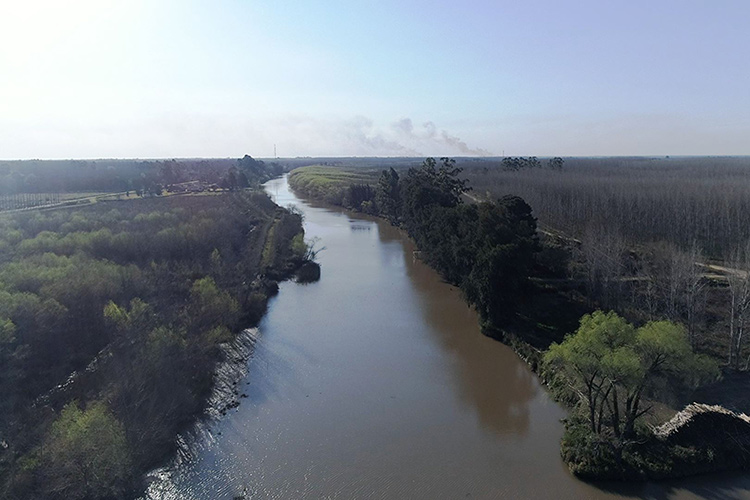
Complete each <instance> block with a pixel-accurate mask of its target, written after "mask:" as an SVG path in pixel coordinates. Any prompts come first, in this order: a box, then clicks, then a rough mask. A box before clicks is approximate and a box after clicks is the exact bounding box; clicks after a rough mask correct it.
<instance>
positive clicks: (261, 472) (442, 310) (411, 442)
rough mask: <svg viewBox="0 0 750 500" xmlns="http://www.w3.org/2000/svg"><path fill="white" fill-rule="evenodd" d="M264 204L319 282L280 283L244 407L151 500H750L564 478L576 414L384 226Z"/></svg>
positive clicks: (695, 484)
mask: <svg viewBox="0 0 750 500" xmlns="http://www.w3.org/2000/svg"><path fill="white" fill-rule="evenodd" d="M265 188H266V190H267V192H269V194H271V196H272V197H273V198H274V199H275V201H276V202H277V203H278V204H279V205H282V206H288V205H294V206H296V207H297V208H298V209H299V210H301V211H302V212H303V213H304V216H305V231H306V235H307V237H308V238H319V239H320V243H319V245H323V246H325V249H324V250H323V251H322V252H320V253H319V257H318V260H319V262H320V264H321V267H322V279H321V280H320V281H319V282H317V283H312V284H307V285H300V284H296V283H293V282H286V283H282V284H281V286H280V293H279V295H278V296H277V297H276V298H274V299H273V300H272V301H271V303H270V306H269V310H268V313H267V314H266V316H265V317H264V319H263V320H262V322H261V324H260V325H259V335H258V341H257V343H256V345H255V350H254V352H253V355H252V357H251V358H250V360H249V365H248V373H247V376H246V377H244V379H242V380H241V381H240V383H239V387H240V392H241V393H244V394H245V395H246V396H247V397H246V398H243V399H241V401H242V404H241V405H240V406H239V407H237V408H236V409H233V410H231V411H230V412H229V413H228V414H227V415H226V416H225V417H223V418H220V419H218V420H217V421H214V422H211V423H209V424H208V426H207V427H206V429H205V432H204V433H203V435H202V437H201V438H200V439H197V440H196V442H195V443H194V444H193V445H192V446H191V448H192V453H191V456H190V458H189V460H181V461H177V462H175V464H172V465H171V466H169V467H167V468H165V469H162V470H160V471H156V473H155V474H154V476H156V477H158V480H155V481H154V482H153V483H152V485H151V487H150V489H149V497H150V498H154V499H156V498H165V499H194V498H200V499H203V498H205V499H224V498H228V499H232V498H235V497H238V496H242V495H244V496H245V498H248V499H249V498H264V499H265V498H274V499H287V498H289V499H296V498H341V499H354V498H388V499H391V498H424V499H435V498H451V499H452V498H555V499H587V498H591V499H599V498H654V499H667V498H679V499H682V498H704V497H709V498H750V480H748V479H745V478H744V476H742V475H736V474H735V475H724V476H709V477H703V478H696V479H690V480H684V481H679V482H674V483H646V484H628V485H622V484H612V485H606V484H599V485H591V484H588V483H585V482H582V481H579V480H577V479H575V478H574V477H573V476H572V475H571V474H570V473H569V472H568V471H567V469H566V467H565V465H564V464H563V463H562V461H561V459H560V454H559V441H560V437H561V435H562V431H563V427H562V424H561V422H560V419H562V418H563V417H564V416H565V411H564V410H563V409H562V408H561V407H560V406H559V405H557V404H556V403H555V402H553V401H552V400H551V399H550V397H549V396H548V395H547V394H546V392H545V391H544V389H543V388H542V387H541V386H540V384H539V381H538V380H537V378H536V376H535V375H534V374H533V373H532V372H531V371H530V370H529V369H528V367H527V366H526V365H525V364H524V363H523V362H522V361H521V360H520V359H519V358H518V357H517V356H516V355H515V354H514V353H513V351H511V350H510V349H509V348H508V347H506V346H505V345H503V344H501V343H499V342H497V341H493V340H491V339H489V338H487V337H484V336H482V335H481V333H480V332H479V327H478V322H477V316H476V314H475V313H474V312H473V311H471V310H470V309H469V308H468V307H467V306H466V304H465V303H464V302H463V300H462V298H461V295H460V292H459V290H457V289H456V288H454V287H452V286H450V285H447V284H445V283H443V282H441V280H440V278H439V277H438V276H437V275H436V273H435V272H434V271H432V270H431V269H429V268H428V267H427V266H425V265H424V264H422V263H421V262H420V261H419V260H417V259H415V258H414V257H413V250H414V247H413V245H412V244H411V242H410V241H409V240H408V238H406V237H405V235H404V234H402V233H401V232H400V231H398V230H396V229H395V228H393V227H391V226H389V225H388V224H386V223H384V222H382V221H379V220H375V219H370V218H366V217H360V216H355V215H353V214H350V213H347V212H344V211H340V210H335V209H331V208H326V207H319V206H314V205H312V204H310V203H307V202H304V201H302V200H300V199H298V198H297V197H295V196H294V195H293V194H292V193H291V192H290V191H289V189H288V185H287V183H286V178H283V179H276V180H272V181H270V182H268V183H267V184H266V185H265Z"/></svg>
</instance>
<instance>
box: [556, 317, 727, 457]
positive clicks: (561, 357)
mask: <svg viewBox="0 0 750 500" xmlns="http://www.w3.org/2000/svg"><path fill="white" fill-rule="evenodd" d="M544 360H545V363H546V366H547V369H548V370H549V373H552V374H555V375H556V376H559V377H561V378H562V380H564V381H565V382H566V383H567V385H568V387H569V388H570V389H571V390H572V391H573V393H575V394H577V395H578V397H579V398H580V401H581V403H582V404H583V406H584V407H585V408H586V410H587V417H588V421H589V426H590V430H591V432H592V433H595V434H597V435H600V436H609V435H611V436H613V437H614V438H615V439H616V440H617V441H618V444H617V446H618V447H620V448H621V446H622V443H623V442H624V440H627V439H631V438H633V437H634V434H635V425H636V422H637V421H638V419H639V418H640V417H642V416H643V415H644V414H645V413H647V412H648V411H649V410H650V409H651V406H646V407H645V408H644V407H643V396H644V394H646V393H648V392H649V391H653V390H655V389H656V386H657V384H656V382H657V381H658V380H660V379H661V380H664V379H666V380H670V381H672V382H674V383H688V384H692V385H697V384H698V383H701V382H704V381H707V380H711V379H714V378H716V377H717V376H718V367H717V366H716V364H715V363H714V362H713V361H711V360H709V359H708V358H707V357H705V356H702V355H697V354H695V353H693V352H692V351H691V349H690V343H689V341H688V338H687V335H686V333H685V330H684V328H683V327H682V326H680V325H677V324H674V323H672V322H669V321H653V322H649V323H647V324H646V325H644V326H642V327H640V328H634V327H633V325H631V324H630V323H628V322H627V321H626V320H624V319H623V318H621V317H620V316H618V315H617V314H616V313H614V312H607V313H605V312H602V311H596V312H594V313H593V314H590V315H589V314H587V315H585V316H583V317H582V318H581V323H580V327H579V328H578V330H577V331H576V332H575V333H574V334H571V335H568V336H567V337H566V338H565V340H564V341H563V342H562V343H560V344H556V343H555V344H552V345H551V346H550V348H549V350H548V351H547V353H546V354H545V356H544Z"/></svg>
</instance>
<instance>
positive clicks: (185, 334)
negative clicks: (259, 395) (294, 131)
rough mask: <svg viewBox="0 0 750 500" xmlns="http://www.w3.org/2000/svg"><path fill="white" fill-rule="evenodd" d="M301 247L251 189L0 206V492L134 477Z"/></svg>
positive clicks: (198, 396) (168, 441)
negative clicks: (16, 208) (6, 209)
mask: <svg viewBox="0 0 750 500" xmlns="http://www.w3.org/2000/svg"><path fill="white" fill-rule="evenodd" d="M78 188H80V186H77V187H76V189H78ZM307 251H308V249H307V246H306V245H305V243H304V241H303V233H302V225H301V217H300V216H299V215H297V214H293V213H291V212H289V211H287V210H285V209H281V208H279V207H277V206H276V205H275V204H274V203H273V202H272V201H271V199H270V198H268V197H267V196H266V195H265V194H263V193H260V192H254V191H249V190H236V191H233V192H226V193H223V194H217V193H211V194H209V193H203V194H192V195H183V196H152V197H145V198H138V199H131V200H126V201H125V200H123V201H111V202H99V203H96V204H93V205H90V206H85V207H76V208H62V209H56V210H47V211H39V210H37V211H26V212H15V213H12V214H6V215H4V216H1V217H0V357H1V358H2V359H1V361H0V391H1V392H2V394H3V398H2V400H1V401H0V443H2V447H0V496H1V497H3V498H65V499H70V498H120V497H123V496H124V495H126V494H128V493H131V492H132V491H134V489H136V488H138V486H139V484H138V482H139V479H140V477H141V474H142V473H143V472H145V471H146V470H148V469H149V468H150V467H153V466H154V465H156V464H158V463H159V462H160V461H162V460H164V458H165V457H167V456H169V454H170V453H172V452H173V450H174V449H175V437H176V435H177V433H178V432H180V431H181V430H183V429H184V428H185V426H186V425H187V424H189V423H190V422H192V421H193V419H194V418H195V416H196V415H198V414H199V413H200V412H201V411H202V410H203V407H204V405H205V400H206V396H207V394H208V392H209V390H210V389H211V387H212V384H213V370H214V366H215V364H216V363H217V362H218V361H220V358H221V356H220V349H219V345H220V344H221V343H224V342H229V341H231V340H232V339H233V338H234V337H235V335H236V334H237V332H238V331H239V330H240V329H242V328H243V327H246V326H248V325H252V324H254V323H256V322H257V321H258V320H259V318H260V316H261V315H262V314H263V311H264V310H265V305H266V301H267V299H268V297H269V295H271V294H273V293H274V292H275V280H278V279H282V278H284V277H285V276H289V274H290V273H291V272H292V271H293V270H294V269H295V268H296V267H298V266H299V265H300V264H301V263H302V262H303V261H304V259H305V256H306V255H307Z"/></svg>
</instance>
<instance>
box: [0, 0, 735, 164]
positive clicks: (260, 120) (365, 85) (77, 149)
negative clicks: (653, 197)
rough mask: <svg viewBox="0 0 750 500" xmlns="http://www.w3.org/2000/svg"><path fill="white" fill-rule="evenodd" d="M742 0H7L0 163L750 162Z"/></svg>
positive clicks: (1, 22)
mask: <svg viewBox="0 0 750 500" xmlns="http://www.w3.org/2000/svg"><path fill="white" fill-rule="evenodd" d="M749 19H750V2H746V1H739V0H738V1H713V2H710V1H689V0H682V1H655V0H652V1H650V2H646V1H606V2H605V1H601V0H599V1H562V0H559V1H552V0H546V1H542V0H536V1H534V0H531V1H523V2H521V1H513V2H511V1H507V2H505V1H498V2H489V1H471V0H469V1H463V2H450V3H448V2H435V1H433V2H427V1H408V0H402V1H391V0H382V1H379V2H374V1H360V2H358V1H354V0H352V1H348V2H343V1H335V0H328V1H307V2H302V1H283V0H277V1H270V0H266V1H250V0H214V1H191V0H164V1H160V0H149V1H146V0H127V1H126V0H69V1H66V2H60V1H53V0H23V1H11V0H3V2H2V3H0V158H71V157H75V158H95V157H187V156H191V157H194V156H201V157H209V156H220V157H227V156H241V155H243V154H246V153H247V154H251V155H253V156H260V157H264V156H270V155H272V154H273V145H274V144H277V147H278V153H279V155H280V156H297V155H311V156H318V155H334V156H346V155H359V156H365V155H368V156H369V155H384V156H393V155H416V156H423V155H443V154H447V155H475V154H479V155H481V154H495V155H500V154H502V153H503V152H505V154H508V155H531V154H535V155H539V156H543V155H566V156H567V155H662V154H672V155H678V154H697V155H700V154H750V147H748V145H750V140H749V139H750V63H748V61H749V60H750V58H749V57H748V52H749V51H750V50H749V49H750V29H748V24H747V23H748V20H749Z"/></svg>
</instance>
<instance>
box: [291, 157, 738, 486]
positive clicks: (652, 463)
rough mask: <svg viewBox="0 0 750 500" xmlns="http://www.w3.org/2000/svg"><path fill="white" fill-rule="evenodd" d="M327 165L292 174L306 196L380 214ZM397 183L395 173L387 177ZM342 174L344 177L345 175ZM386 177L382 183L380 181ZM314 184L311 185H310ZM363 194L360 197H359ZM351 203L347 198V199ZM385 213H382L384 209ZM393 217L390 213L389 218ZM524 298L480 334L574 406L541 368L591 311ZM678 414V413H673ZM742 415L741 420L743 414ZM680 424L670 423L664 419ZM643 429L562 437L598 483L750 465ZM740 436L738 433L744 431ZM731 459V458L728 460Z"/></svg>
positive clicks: (585, 474) (538, 296)
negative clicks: (616, 444)
mask: <svg viewBox="0 0 750 500" xmlns="http://www.w3.org/2000/svg"><path fill="white" fill-rule="evenodd" d="M329 170H330V171H335V170H336V169H335V168H330V167H315V168H314V171H310V172H307V171H306V169H305V168H302V169H298V170H296V171H294V172H292V174H291V175H290V179H289V182H290V185H291V186H292V188H293V189H298V190H299V191H300V192H302V193H303V194H305V195H307V196H312V197H314V198H317V199H319V200H320V201H324V202H328V203H330V202H331V201H332V200H334V203H335V202H336V201H338V204H339V205H343V206H345V207H346V208H350V209H355V210H359V211H363V212H367V213H379V212H378V210H377V209H373V207H374V204H373V203H374V202H376V201H377V200H376V198H377V194H376V193H375V191H374V190H371V191H370V192H369V193H365V191H366V190H365V189H362V188H356V186H353V185H346V180H345V178H346V177H347V175H348V174H347V175H344V176H343V177H341V176H338V177H337V178H335V179H330V180H329V181H328V182H326V181H325V179H324V178H325V177H326V175H327V172H328V171H329ZM390 175H391V176H392V178H394V179H395V181H396V182H398V175H397V174H395V173H393V172H392V173H391V174H390ZM342 179H344V180H342ZM380 182H381V183H382V182H383V181H382V180H381V181H380ZM311 185H312V186H315V189H311V188H310V186H311ZM363 193H364V197H362V196H360V197H361V198H362V199H358V198H357V196H356V195H362V194H363ZM344 200H346V203H344ZM381 215H382V214H381ZM386 218H387V219H389V220H393V217H386ZM526 297H527V299H528V300H527V301H526V302H527V303H532V304H533V306H530V307H524V308H523V310H522V311H516V314H515V318H514V321H510V322H508V321H504V325H503V326H502V327H499V326H496V325H497V323H496V322H495V321H493V320H492V319H491V318H484V320H483V322H482V323H483V326H482V331H483V333H485V335H488V336H490V337H492V338H495V339H498V340H500V341H502V342H504V343H506V344H507V345H509V346H511V347H512V348H513V349H514V350H515V351H516V352H517V353H518V355H519V356H520V357H521V358H522V359H524V360H525V361H526V362H527V363H528V364H529V366H530V367H531V368H532V370H534V371H535V372H536V373H537V374H539V375H540V376H541V377H543V379H544V380H546V382H547V384H548V387H549V388H550V390H551V392H552V394H553V395H554V396H555V397H556V398H557V399H558V400H559V401H561V402H563V403H565V404H567V405H568V408H569V409H570V410H573V407H574V405H575V402H576V398H575V397H574V396H573V395H572V394H570V393H568V391H567V390H565V389H564V384H563V383H562V382H558V381H556V380H555V373H552V372H548V373H544V372H543V370H542V353H543V351H544V350H546V349H547V348H548V347H549V345H550V344H551V343H552V342H561V341H562V339H563V338H564V336H565V335H566V334H567V333H570V332H573V331H575V329H576V328H577V322H578V319H579V318H580V317H581V316H582V315H583V314H585V313H587V312H590V310H589V309H588V308H587V307H586V305H585V304H584V303H583V301H580V300H579V301H576V300H571V299H570V297H569V295H566V294H564V293H562V292H561V291H560V290H557V289H555V288H554V287H552V286H549V285H544V286H539V287H535V288H534V291H533V292H531V293H529V294H528V295H526ZM550 310H551V311H561V312H562V314H554V313H553V314H549V313H543V314H542V316H545V317H543V318H540V317H539V316H540V311H550ZM673 413H674V412H673ZM738 418H740V420H741V417H738ZM664 425H665V426H668V425H675V424H674V422H672V421H670V422H667V423H666V424H664ZM655 436H656V435H655V434H654V433H653V432H652V431H650V430H649V428H648V427H643V428H642V429H641V431H640V434H639V439H638V440H636V442H634V443H631V444H628V445H626V446H625V448H627V449H623V448H619V449H614V448H612V446H611V445H610V443H608V442H604V441H601V442H600V441H598V440H597V439H593V436H589V435H587V433H586V432H584V431H582V430H581V429H580V425H579V422H578V421H577V419H576V418H573V416H572V417H571V418H569V419H567V421H566V434H565V437H564V438H563V441H562V446H561V455H562V457H563V459H564V460H565V461H566V463H567V464H568V466H569V468H570V470H571V471H572V472H573V473H574V474H576V475H577V476H579V477H581V478H586V479H597V480H649V479H665V478H673V477H684V476H688V475H694V474H701V473H707V472H716V471H723V470H737V469H742V468H745V467H746V466H747V463H748V459H747V457H748V456H749V455H748V453H747V452H745V451H744V449H743V448H742V446H741V445H737V444H736V443H737V442H738V441H739V442H741V441H742V440H738V439H737V436H736V435H733V434H732V433H731V432H730V433H727V434H725V435H722V436H715V438H714V440H713V441H711V440H701V441H700V442H698V441H692V442H691V441H689V440H688V441H682V442H681V443H680V444H676V443H672V442H670V441H667V440H664V439H657V438H656V437H655ZM740 437H741V436H740ZM724 457H730V458H724Z"/></svg>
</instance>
